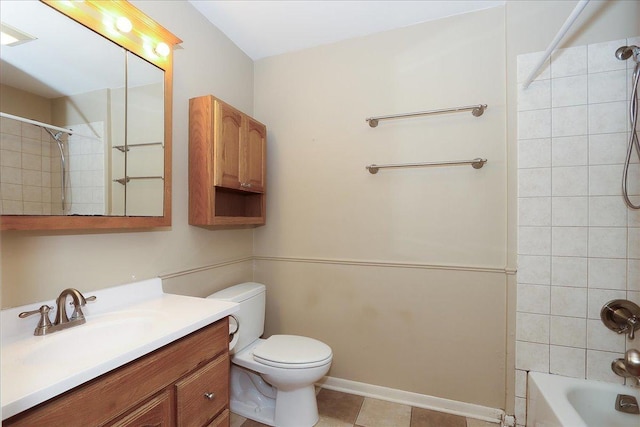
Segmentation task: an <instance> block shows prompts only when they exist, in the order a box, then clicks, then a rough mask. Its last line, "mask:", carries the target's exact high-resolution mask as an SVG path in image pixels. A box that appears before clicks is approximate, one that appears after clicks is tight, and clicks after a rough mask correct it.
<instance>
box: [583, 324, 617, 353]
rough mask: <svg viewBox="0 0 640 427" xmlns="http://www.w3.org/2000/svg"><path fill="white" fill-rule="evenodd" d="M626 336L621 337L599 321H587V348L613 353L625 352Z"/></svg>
mask: <svg viewBox="0 0 640 427" xmlns="http://www.w3.org/2000/svg"><path fill="white" fill-rule="evenodd" d="M624 340H625V335H620V334H618V333H616V332H614V331H612V330H610V329H609V328H607V327H606V326H604V324H603V323H602V321H601V320H599V319H588V320H587V348H588V349H590V350H602V351H613V352H620V353H624V352H625V342H624Z"/></svg>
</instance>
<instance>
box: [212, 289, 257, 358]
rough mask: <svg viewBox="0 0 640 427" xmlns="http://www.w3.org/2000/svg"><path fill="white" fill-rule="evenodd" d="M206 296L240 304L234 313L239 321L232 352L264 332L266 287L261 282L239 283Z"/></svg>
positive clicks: (235, 351) (242, 347)
mask: <svg viewBox="0 0 640 427" xmlns="http://www.w3.org/2000/svg"><path fill="white" fill-rule="evenodd" d="M207 298H212V299H218V300H222V301H231V302H235V303H238V304H240V310H239V311H237V312H236V313H235V314H234V316H235V317H236V318H237V319H238V322H239V323H240V329H239V332H238V334H239V335H238V337H239V338H238V342H237V343H236V345H235V347H234V348H233V350H232V353H237V352H240V351H241V350H242V349H244V348H245V347H246V346H248V345H249V344H251V343H252V342H254V341H255V340H257V339H258V338H260V336H262V334H263V333H264V310H265V303H266V287H265V286H264V285H263V284H261V283H255V282H247V283H240V284H239V285H234V286H231V287H229V288H226V289H223V290H221V291H218V292H216V293H214V294H211V295H209V296H208V297H207Z"/></svg>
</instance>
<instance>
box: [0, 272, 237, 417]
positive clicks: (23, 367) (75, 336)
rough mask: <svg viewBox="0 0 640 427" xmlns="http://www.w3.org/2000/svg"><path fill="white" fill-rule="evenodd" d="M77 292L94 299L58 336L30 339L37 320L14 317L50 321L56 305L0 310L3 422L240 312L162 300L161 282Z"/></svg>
mask: <svg viewBox="0 0 640 427" xmlns="http://www.w3.org/2000/svg"><path fill="white" fill-rule="evenodd" d="M78 290H80V291H81V292H82V293H83V294H84V296H85V297H89V296H91V295H95V296H96V297H97V299H96V301H93V302H88V303H87V305H86V306H85V307H84V308H83V311H84V313H85V317H86V320H87V322H86V323H85V324H84V325H79V326H75V327H72V328H69V329H65V330H63V331H58V332H54V333H51V334H48V335H44V336H39V337H38V336H34V335H33V331H34V329H35V327H36V325H37V323H38V320H39V317H40V315H39V314H37V315H34V316H31V317H28V318H26V319H20V318H18V314H19V313H20V312H22V311H29V310H36V309H38V308H39V307H40V306H41V305H44V304H48V305H49V306H52V307H54V309H53V310H51V312H50V318H51V321H52V322H53V320H54V318H55V301H43V302H40V303H34V304H29V305H25V306H22V307H16V308H11V309H7V310H2V311H1V312H0V316H1V317H0V318H1V328H2V335H1V338H2V360H1V389H2V391H1V394H0V401H1V404H2V419H3V420H4V419H6V418H8V417H10V416H12V415H15V414H17V413H19V412H22V411H24V410H26V409H29V408H31V407H33V406H35V405H37V404H39V403H41V402H44V401H45V400H47V399H50V398H52V397H54V396H57V395H59V394H61V393H63V392H65V391H67V390H70V389H72V388H73V387H76V386H78V385H80V384H82V383H84V382H86V381H89V380H91V379H93V378H96V377H98V376H100V375H102V374H104V373H106V372H108V371H110V370H112V369H115V368H117V367H119V366H122V365H124V364H126V363H128V362H130V361H132V360H134V359H137V358H138V357H141V356H143V355H145V354H147V353H149V352H151V351H153V350H156V349H158V348H160V347H162V346H164V345H166V344H169V343H171V342H172V341H175V340H177V339H179V338H181V337H183V336H185V335H188V334H190V333H191V332H194V331H196V330H198V329H200V328H202V327H204V326H207V325H209V324H211V323H213V322H215V321H217V320H220V319H222V318H223V317H226V316H228V315H229V314H233V313H235V312H236V311H238V305H237V304H235V303H232V302H227V301H219V300H213V299H205V298H196V297H187V296H181V295H172V294H165V293H164V292H163V291H162V282H161V280H160V279H152V280H145V281H142V282H136V283H131V284H128V285H122V286H116V287H113V288H108V289H102V290H99V291H96V292H85V291H84V289H80V288H78ZM61 291H62V290H61ZM71 311H72V310H71V309H70V307H69V310H68V313H70V312H71ZM203 344H204V343H203Z"/></svg>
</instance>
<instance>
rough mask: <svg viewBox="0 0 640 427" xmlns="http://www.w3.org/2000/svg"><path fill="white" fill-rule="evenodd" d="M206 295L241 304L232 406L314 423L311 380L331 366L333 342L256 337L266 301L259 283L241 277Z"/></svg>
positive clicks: (286, 425)
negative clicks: (232, 284)
mask: <svg viewBox="0 0 640 427" xmlns="http://www.w3.org/2000/svg"><path fill="white" fill-rule="evenodd" d="M208 298H215V299H222V300H225V301H233V302H237V303H239V304H240V310H239V311H238V312H237V313H236V314H235V317H236V318H237V321H238V324H239V327H238V330H237V333H236V335H237V337H235V338H234V340H233V342H235V345H233V348H230V353H231V363H232V365H231V390H230V406H231V411H232V412H234V413H236V414H238V415H241V416H243V417H246V418H249V419H252V420H254V421H258V422H261V423H263V424H268V425H271V426H275V427H311V426H313V425H314V424H315V423H316V422H317V421H318V407H317V403H316V394H315V386H314V384H315V382H316V381H318V380H320V379H321V378H322V377H323V376H324V375H326V373H327V372H328V371H329V368H330V367H331V361H332V359H333V354H332V351H331V348H330V347H329V346H328V345H326V344H325V343H323V342H321V341H318V340H316V339H313V338H308V337H303V336H298V335H272V336H271V337H269V338H267V339H262V338H260V336H261V335H262V333H263V332H264V308H265V301H266V289H265V286H264V285H262V284H259V283H254V282H249V283H242V284H240V285H235V286H232V287H230V288H227V289H223V290H222V291H220V292H216V293H214V294H212V295H210V296H209V297H208ZM234 329H235V327H234Z"/></svg>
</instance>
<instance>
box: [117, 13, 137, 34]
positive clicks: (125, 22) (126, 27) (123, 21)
mask: <svg viewBox="0 0 640 427" xmlns="http://www.w3.org/2000/svg"><path fill="white" fill-rule="evenodd" d="M116 28H117V29H118V31H120V32H121V33H128V32H130V31H131V30H132V29H133V24H132V23H131V21H130V20H129V18H126V17H124V16H120V17H119V18H118V19H116Z"/></svg>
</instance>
